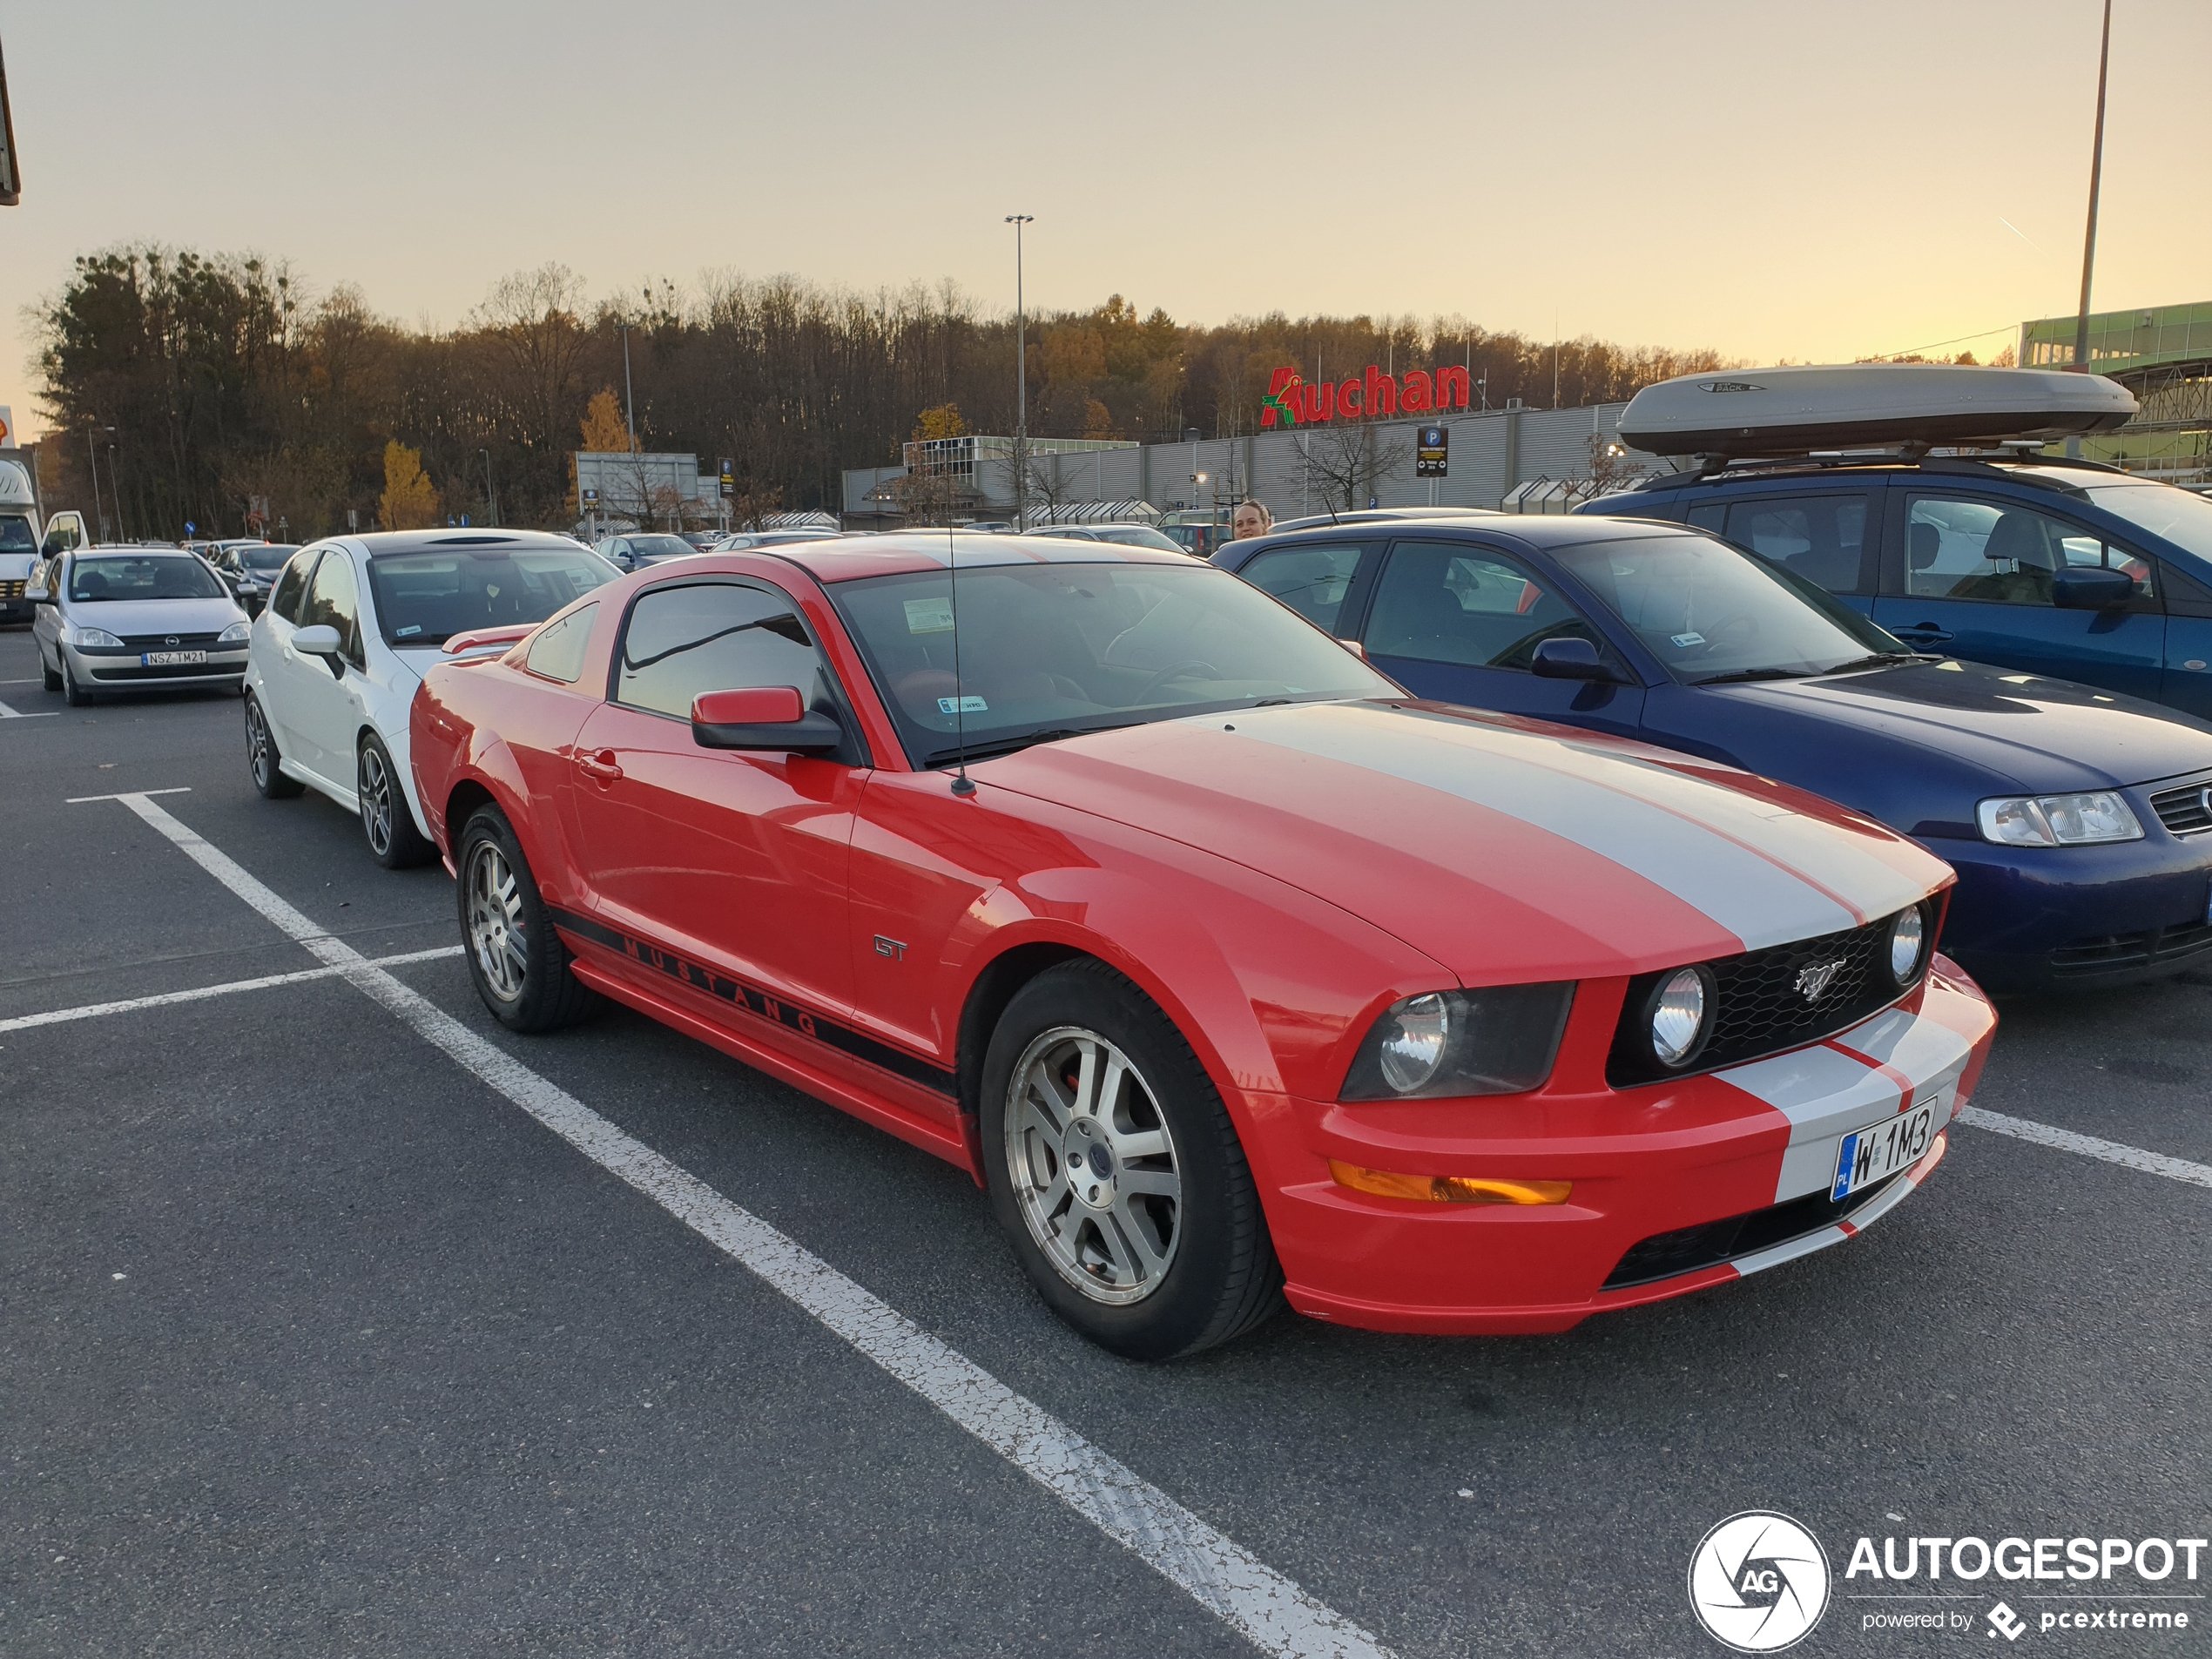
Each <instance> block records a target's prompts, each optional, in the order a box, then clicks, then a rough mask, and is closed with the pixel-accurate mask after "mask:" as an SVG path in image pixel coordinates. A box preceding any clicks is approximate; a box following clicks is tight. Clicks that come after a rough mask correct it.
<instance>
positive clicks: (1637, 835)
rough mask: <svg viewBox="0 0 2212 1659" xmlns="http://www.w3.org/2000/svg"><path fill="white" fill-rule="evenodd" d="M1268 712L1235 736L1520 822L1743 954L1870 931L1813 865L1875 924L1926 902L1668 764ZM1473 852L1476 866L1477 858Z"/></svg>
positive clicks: (1841, 848)
mask: <svg viewBox="0 0 2212 1659" xmlns="http://www.w3.org/2000/svg"><path fill="white" fill-rule="evenodd" d="M1267 712H1268V714H1269V717H1270V718H1262V719H1249V718H1240V719H1239V721H1238V735H1239V736H1242V737H1249V738H1255V739H1257V740H1258V741H1259V742H1262V743H1270V744H1274V745H1277V746H1278V747H1281V748H1285V749H1291V750H1294V751H1296V752H1298V753H1301V754H1311V755H1318V756H1321V757H1322V758H1324V759H1330V760H1336V761H1340V762H1342V763H1344V764H1345V765H1352V766H1361V767H1365V768H1366V769H1367V770H1368V771H1371V772H1382V773H1384V774H1386V776H1389V777H1392V778H1396V779H1399V780H1400V781H1402V782H1405V783H1411V784H1419V785H1421V786H1425V787H1426V788H1430V789H1434V790H1437V791H1440V792H1442V793H1444V794H1447V795H1454V796H1457V797H1458V798H1459V799H1461V800H1469V801H1473V802H1474V803H1476V804H1477V805H1478V806H1487V807H1488V808H1490V809H1491V810H1492V811H1494V812H1497V813H1503V814H1505V815H1506V816H1507V817H1509V818H1516V819H1521V821H1522V822H1524V823H1527V824H1530V825H1533V826H1535V827H1536V828H1538V829H1541V830H1544V831H1546V832H1548V833H1551V834H1553V835H1556V836H1558V837H1559V838H1560V839H1561V840H1566V841H1571V842H1573V843H1574V844H1575V846H1580V847H1582V848H1584V849H1585V850H1587V851H1588V852H1591V853H1596V854H1597V855H1598V856H1599V857H1601V858H1604V859H1608V860H1612V862H1614V863H1615V864H1618V865H1620V866H1622V867H1623V868H1625V869H1629V870H1633V871H1634V872H1635V873H1636V874H1638V875H1640V876H1642V878H1643V879H1644V880H1647V881H1649V882H1651V883H1652V884H1653V885H1655V886H1656V887H1662V888H1664V889H1665V890H1666V891H1667V892H1669V893H1671V894H1674V895H1675V896H1676V898H1678V899H1680V900H1683V902H1684V903H1685V904H1689V905H1692V906H1694V907H1696V908H1697V909H1699V910H1701V911H1703V913H1704V914H1706V915H1708V916H1710V917H1711V918H1712V919H1713V921H1715V922H1716V923H1718V924H1719V925H1720V926H1721V927H1725V928H1726V929H1727V930H1728V931H1729V932H1730V933H1731V934H1735V935H1736V936H1737V938H1738V939H1740V940H1742V941H1743V947H1744V948H1745V949H1747V950H1757V949H1759V948H1762V947H1764V946H1767V945H1780V944H1786V943H1789V942H1791V941H1795V940H1799V939H1812V938H1817V937H1818V936H1820V935H1821V934H1832V933H1840V932H1842V931H1843V930H1844V929H1845V928H1849V927H1858V925H1859V923H1860V921H1862V920H1863V918H1862V917H1860V916H1858V915H1854V914H1852V913H1851V911H1850V910H1849V909H1847V908H1846V907H1844V905H1842V904H1839V903H1838V902H1837V900H1835V899H1834V898H1832V897H1831V896H1830V895H1829V894H1827V893H1825V892H1823V891H1822V890H1821V888H1820V887H1816V886H1815V885H1814V884H1813V883H1812V882H1811V881H1809V880H1805V879H1804V877H1802V876H1798V875H1797V874H1794V873H1792V870H1791V868H1789V867H1806V866H1811V867H1815V868H1817V870H1818V871H1819V873H1820V876H1821V878H1822V879H1823V880H1824V881H1825V882H1826V884H1827V885H1829V886H1831V887H1841V888H1842V889H1843V890H1844V891H1847V892H1850V893H1851V894H1853V897H1854V902H1858V903H1860V904H1861V905H1862V907H1865V909H1866V914H1867V915H1869V916H1871V915H1878V914H1884V913H1883V911H1882V910H1881V909H1880V908H1879V907H1880V906H1882V905H1885V904H1886V905H1887V906H1888V907H1889V908H1891V909H1901V908H1903V907H1905V905H1907V904H1910V903H1912V900H1915V899H1918V898H1919V897H1920V896H1921V890H1920V889H1919V888H1917V887H1913V886H1912V884H1911V882H1910V881H1909V880H1906V879H1905V877H1903V876H1901V875H1899V874H1898V873H1897V872H1895V871H1893V870H1892V869H1890V868H1889V867H1887V866H1886V865H1884V864H1883V863H1881V861H1880V860H1878V859H1874V858H1871V857H1869V856H1868V855H1867V854H1865V853H1861V852H1859V851H1858V849H1857V848H1855V847H1851V846H1849V845H1848V841H1847V837H1846V835H1845V834H1844V833H1841V832H1838V831H1836V830H1832V829H1831V828H1829V827H1828V826H1825V825H1822V824H1817V823H1815V822H1813V821H1812V820H1811V819H1804V818H1803V817H1801V816H1799V815H1798V814H1797V813H1791V812H1790V811H1789V810H1788V809H1787V808H1784V807H1777V806H1770V805H1769V804H1768V803H1766V802H1764V801H1760V800H1757V799H1754V798H1753V797H1750V796H1748V795H1739V794H1737V793H1735V792H1731V791H1730V790H1727V789H1723V788H1721V787H1718V786H1712V785H1707V784H1703V783H1700V782H1699V781H1698V780H1696V779H1689V778H1685V777H1683V775H1682V774H1681V773H1679V772H1671V771H1669V769H1667V768H1666V767H1664V766H1661V765H1649V764H1637V763H1635V762H1633V761H1629V760H1627V759H1621V758H1616V757H1613V756H1608V755H1603V754H1599V753H1596V752H1594V751H1593V750H1591V749H1588V748H1584V747H1581V746H1579V745H1571V744H1568V743H1563V742H1561V741H1558V740H1557V739H1549V738H1541V737H1534V736H1529V735H1527V734H1524V733H1520V732H1490V731H1487V730H1486V729H1484V728H1482V727H1480V726H1473V725H1467V724H1466V723H1464V722H1461V721H1458V720H1453V719H1451V718H1448V717H1441V716H1430V717H1422V716H1420V715H1419V714H1418V713H1413V712H1412V711H1408V712H1406V713H1393V714H1392V715H1390V716H1388V717H1386V718H1374V715H1373V714H1372V712H1370V711H1363V710H1341V709H1336V708H1332V707H1330V706H1328V705H1318V706H1315V707H1311V708H1303V709H1294V710H1293V709H1285V710H1282V711H1279V712H1277V711H1267ZM1347 715H1348V716H1349V717H1350V718H1346V717H1347ZM1363 717H1365V718H1363ZM1425 727H1426V729H1425ZM1662 801H1663V802H1664V804H1663V805H1662V804H1661V803H1662ZM1777 840H1779V841H1781V842H1783V843H1784V845H1782V846H1776V845H1775V843H1776V842H1777ZM1747 843H1748V845H1746V844H1747ZM1468 851H1469V854H1470V857H1471V858H1474V859H1477V860H1479V857H1480V849H1479V848H1470V849H1468ZM1870 900H1871V903H1870V902H1869V901H1870Z"/></svg>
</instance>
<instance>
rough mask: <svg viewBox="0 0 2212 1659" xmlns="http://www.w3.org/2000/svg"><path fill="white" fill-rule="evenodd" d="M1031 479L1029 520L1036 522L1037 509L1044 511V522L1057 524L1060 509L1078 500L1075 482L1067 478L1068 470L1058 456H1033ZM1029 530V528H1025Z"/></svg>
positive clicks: (1030, 458)
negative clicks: (1040, 508)
mask: <svg viewBox="0 0 2212 1659" xmlns="http://www.w3.org/2000/svg"><path fill="white" fill-rule="evenodd" d="M1027 470H1028V479H1029V491H1028V496H1029V518H1030V521H1031V522H1032V523H1034V522H1035V519H1036V516H1037V509H1038V508H1039V507H1040V506H1042V508H1043V509H1044V522H1045V523H1048V524H1057V523H1059V522H1060V509H1062V508H1063V507H1065V506H1067V505H1068V503H1069V502H1071V501H1073V500H1074V499H1075V498H1076V483H1075V482H1074V481H1073V480H1072V479H1070V478H1069V477H1067V476H1066V469H1065V468H1064V467H1063V466H1062V465H1061V464H1060V457H1059V456H1058V455H1030V457H1029V460H1028V468H1027ZM1023 528H1024V529H1027V528H1028V526H1027V525H1025V526H1023Z"/></svg>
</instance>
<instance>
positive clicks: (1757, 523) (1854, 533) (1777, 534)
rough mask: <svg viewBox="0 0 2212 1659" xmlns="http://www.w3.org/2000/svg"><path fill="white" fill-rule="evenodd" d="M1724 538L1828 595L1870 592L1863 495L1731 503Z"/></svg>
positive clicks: (1827, 494)
mask: <svg viewBox="0 0 2212 1659" xmlns="http://www.w3.org/2000/svg"><path fill="white" fill-rule="evenodd" d="M1725 533H1726V535H1727V536H1728V539H1729V540H1730V541H1731V542H1733V543H1736V544H1737V546H1738V547H1748V548H1749V549H1750V550H1751V551H1752V552H1754V553H1756V554H1757V555H1758V556H1760V557H1761V558H1763V559H1764V560H1766V561H1767V562H1768V563H1771V564H1779V565H1781V566H1783V567H1784V569H1786V570H1791V571H1794V572H1795V573H1796V574H1797V575H1798V576H1801V577H1804V579H1805V580H1806V581H1808V582H1811V583H1814V584H1816V585H1817V586H1819V587H1823V588H1825V589H1827V590H1828V591H1829V592H1831V593H1871V591H1873V590H1872V588H1871V585H1870V584H1868V583H1866V582H1865V579H1864V578H1865V562H1866V561H1865V554H1866V497H1865V496H1864V495H1860V494H1858V493H1856V492H1850V491H1843V490H1836V491H1827V490H1824V491H1823V492H1821V493H1820V494H1819V495H1817V496H1754V497H1752V498H1750V500H1747V501H1737V502H1730V505H1729V509H1728V529H1727V531H1726V532H1725Z"/></svg>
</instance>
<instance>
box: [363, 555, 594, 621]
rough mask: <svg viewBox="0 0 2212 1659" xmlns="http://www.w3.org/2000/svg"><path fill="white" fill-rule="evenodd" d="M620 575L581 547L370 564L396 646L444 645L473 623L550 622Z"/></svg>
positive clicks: (379, 610) (380, 612)
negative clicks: (566, 606)
mask: <svg viewBox="0 0 2212 1659" xmlns="http://www.w3.org/2000/svg"><path fill="white" fill-rule="evenodd" d="M619 574H620V572H619V571H617V570H616V569H615V568H614V566H613V565H611V564H610V563H607V562H606V560H604V559H603V558H601V557H600V556H598V555H597V554H596V553H592V552H590V551H588V550H585V549H583V548H581V547H578V548H543V549H537V548H532V549H528V550H523V549H507V548H500V549H486V550H482V551H481V552H480V551H476V550H462V549H458V548H455V549H442V550H438V551H435V552H425V553H386V554H381V555H379V556H377V557H375V558H373V559H371V560H370V561H369V562H368V580H369V585H370V586H371V587H372V588H373V589H374V590H375V593H376V620H377V624H378V625H379V626H380V627H381V629H382V630H383V633H384V641H385V643H386V644H390V645H440V644H444V643H445V642H446V641H447V640H448V639H450V638H452V637H453V636H454V635H455V634H459V633H466V632H467V631H469V630H470V629H472V628H499V627H503V626H506V625H508V624H512V623H518V622H543V621H544V620H545V619H546V618H547V617H550V616H551V615H552V614H553V613H554V612H555V611H556V610H559V609H560V608H561V607H562V606H563V605H564V604H568V602H569V601H570V600H571V599H573V598H575V597H577V595H578V594H582V593H589V592H590V590H592V589H594V588H596V587H597V586H599V585H600V584H601V583H606V582H611V581H613V580H614V579H615V577H617V576H618V575H619Z"/></svg>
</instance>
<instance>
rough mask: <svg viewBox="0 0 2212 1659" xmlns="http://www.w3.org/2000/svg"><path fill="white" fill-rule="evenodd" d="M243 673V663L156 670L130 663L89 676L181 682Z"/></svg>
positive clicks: (183, 666)
mask: <svg viewBox="0 0 2212 1659" xmlns="http://www.w3.org/2000/svg"><path fill="white" fill-rule="evenodd" d="M245 672H246V664H244V663H172V664H168V665H167V666H166V667H156V668H148V667H146V666H145V665H144V664H139V663H132V664H129V665H128V666H126V667H121V668H95V669H93V670H92V671H91V675H92V678H94V679H96V680H181V679H192V678H198V677H199V676H202V675H215V674H231V675H238V674H243V673H245Z"/></svg>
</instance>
